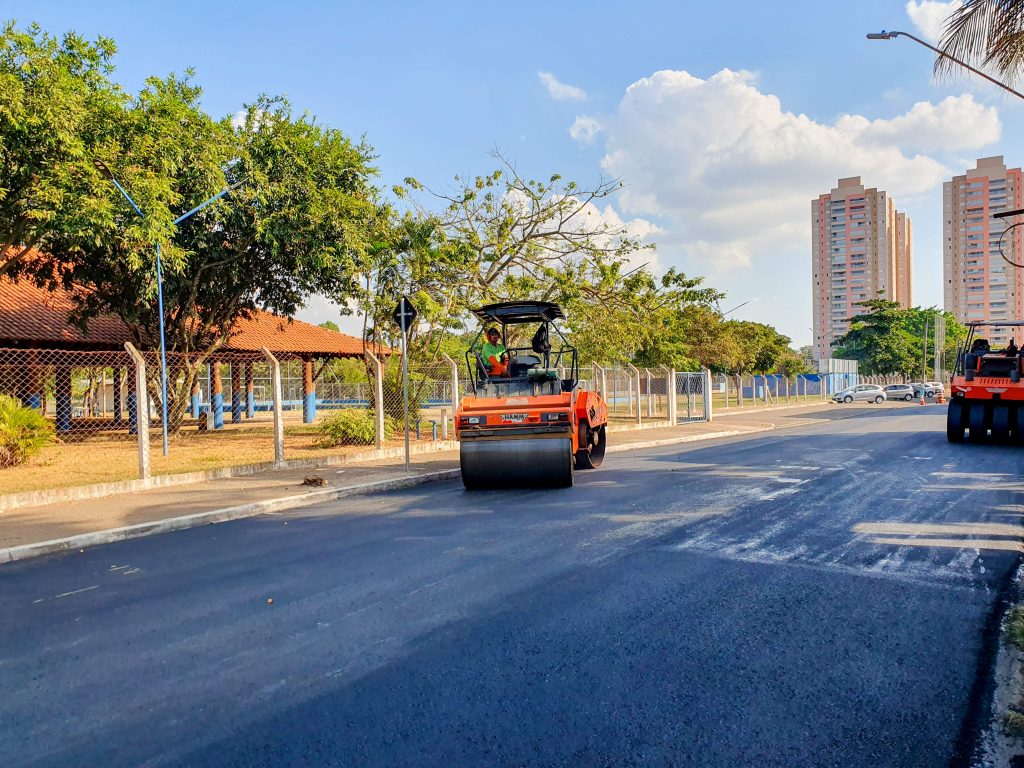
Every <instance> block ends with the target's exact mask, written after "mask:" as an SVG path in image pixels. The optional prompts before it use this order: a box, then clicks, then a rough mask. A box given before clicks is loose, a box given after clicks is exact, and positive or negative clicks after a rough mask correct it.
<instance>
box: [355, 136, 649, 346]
mask: <svg viewBox="0 0 1024 768" xmlns="http://www.w3.org/2000/svg"><path fill="white" fill-rule="evenodd" d="M497 158H498V160H499V162H500V163H501V166H502V167H501V168H499V169H498V170H496V171H494V172H493V173H491V174H489V175H487V176H478V177H476V178H474V179H471V180H467V179H463V178H461V177H456V179H455V182H456V188H455V189H454V190H452V191H446V192H442V191H437V192H434V191H431V190H428V189H426V188H425V187H423V185H422V184H420V183H419V182H417V181H416V180H415V179H407V180H406V185H405V187H401V188H397V189H396V191H397V193H398V194H399V195H406V194H408V192H409V191H410V190H411V191H414V192H423V193H425V195H426V197H427V201H428V202H427V204H423V203H422V202H419V203H418V204H417V205H416V210H415V211H414V212H411V213H409V214H407V215H406V216H405V217H403V218H402V219H401V220H400V221H399V222H397V223H396V225H395V226H394V227H393V229H392V233H393V234H392V239H391V241H390V242H389V243H387V244H386V246H385V247H384V248H382V250H381V254H380V259H379V261H378V263H376V264H375V265H374V267H375V270H374V272H373V273H372V274H370V275H368V276H367V278H366V290H367V294H366V305H365V308H366V309H367V313H368V327H367V335H368V338H370V339H371V340H373V341H383V342H384V343H394V341H395V338H396V336H395V331H394V329H393V328H392V326H391V323H390V321H389V319H388V318H389V316H390V313H391V310H392V308H393V305H394V300H395V298H396V297H397V296H398V295H400V294H402V293H407V294H408V295H409V296H410V297H411V298H412V300H413V302H414V304H415V305H416V307H417V309H418V310H419V319H418V322H417V325H416V327H415V328H414V329H413V331H412V334H411V350H412V353H413V354H414V355H421V356H424V357H427V358H433V357H435V356H436V354H437V353H438V351H439V350H440V349H441V345H442V344H443V343H444V339H445V337H447V336H450V335H453V334H458V333H459V332H460V331H461V329H463V328H464V327H465V324H466V323H467V322H470V321H471V318H470V316H469V310H470V309H472V308H473V307H476V306H479V305H481V304H487V303H491V302H496V301H503V300H512V299H536V300H550V301H556V302H559V303H560V304H562V305H563V306H565V307H566V308H575V307H581V308H582V307H589V308H593V307H599V306H600V307H603V308H612V309H614V310H621V311H622V312H625V313H628V312H630V311H631V309H630V307H629V306H627V304H628V303H629V302H631V301H632V297H631V296H629V295H628V294H627V293H626V292H625V291H624V290H623V287H624V286H625V285H627V284H628V283H627V281H628V280H629V278H630V267H629V266H628V264H629V263H630V261H631V260H633V259H635V258H636V257H638V256H639V255H640V254H641V253H642V252H643V251H644V250H646V249H647V248H649V247H650V246H647V245H644V244H642V243H641V242H640V240H639V239H638V238H637V237H635V236H633V235H632V234H630V232H629V231H628V229H627V228H626V227H625V226H624V225H623V224H621V223H620V222H618V220H617V219H616V218H615V217H614V216H612V215H607V216H606V215H605V214H604V213H602V211H601V210H600V209H599V208H598V204H600V203H602V202H604V201H606V200H607V199H608V198H609V197H611V196H612V195H613V194H614V193H615V191H616V190H617V189H618V187H619V184H618V183H617V182H610V181H606V182H601V183H599V184H598V185H596V186H595V187H593V188H590V189H587V188H584V187H581V186H580V185H578V184H576V183H575V182H563V181H562V179H561V177H560V176H559V175H557V174H555V175H552V176H551V177H550V179H549V180H548V181H547V182H539V181H535V180H528V179H525V178H523V177H521V176H520V175H519V174H518V173H517V172H516V170H515V168H514V167H513V165H512V164H511V163H509V162H507V161H506V160H505V159H504V158H502V157H500V156H497ZM605 213H607V212H605ZM577 314H578V313H577V312H576V311H575V309H573V315H574V317H575V316H576V315H577ZM470 324H472V323H470Z"/></svg>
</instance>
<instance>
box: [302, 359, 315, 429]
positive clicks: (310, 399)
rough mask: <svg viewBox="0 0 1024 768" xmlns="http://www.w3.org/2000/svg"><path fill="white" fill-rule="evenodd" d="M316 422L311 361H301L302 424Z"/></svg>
mask: <svg viewBox="0 0 1024 768" xmlns="http://www.w3.org/2000/svg"><path fill="white" fill-rule="evenodd" d="M314 421H316V384H315V383H314V381H313V359H312V358H308V359H306V360H303V361H302V423H303V424H312V423H313V422H314Z"/></svg>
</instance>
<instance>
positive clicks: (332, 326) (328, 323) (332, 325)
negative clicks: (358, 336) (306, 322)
mask: <svg viewBox="0 0 1024 768" xmlns="http://www.w3.org/2000/svg"><path fill="white" fill-rule="evenodd" d="M320 327H321V328H326V329H327V330H328V331H334V332H335V333H341V326H339V325H338V324H337V323H336V322H334V321H333V320H324V321H323V322H322V323H320Z"/></svg>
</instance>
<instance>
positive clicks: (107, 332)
mask: <svg viewBox="0 0 1024 768" xmlns="http://www.w3.org/2000/svg"><path fill="white" fill-rule="evenodd" d="M74 307H75V301H74V295H73V293H72V292H70V291H67V290H62V289H58V290H53V291H51V290H48V289H46V288H41V287H39V286H37V285H36V284H35V283H34V282H32V281H31V280H25V279H22V280H18V281H13V280H11V279H9V278H0V353H3V352H6V353H8V357H11V355H13V354H14V353H17V352H19V351H24V352H26V353H27V352H28V351H29V350H31V351H32V353H33V354H34V355H36V356H37V357H38V356H44V357H45V356H46V355H47V353H48V352H50V353H51V355H56V354H58V351H65V352H83V353H85V352H103V351H107V352H115V351H116V352H119V353H123V352H124V350H125V344H126V343H131V342H133V340H134V339H133V337H132V334H131V333H130V331H129V329H128V327H127V326H126V325H125V324H124V323H123V322H122V321H121V320H120V319H119V318H117V317H116V316H114V315H101V316H99V317H96V318H94V319H92V320H90V321H89V322H88V324H87V326H86V330H85V331H83V330H82V329H81V328H79V327H77V326H75V325H72V324H71V323H70V322H69V321H68V318H69V315H70V313H71V311H72V310H73V309H74ZM264 349H266V350H268V351H269V352H271V353H272V354H273V355H275V356H276V357H285V358H290V359H296V358H297V359H300V360H302V363H303V377H302V378H303V420H304V421H305V422H307V423H310V422H312V421H313V419H314V418H315V416H316V379H317V378H318V372H316V371H315V370H314V360H317V359H319V360H331V359H339V358H363V357H364V356H365V355H366V351H367V348H366V345H365V344H364V342H363V341H362V340H361V339H358V338H356V337H354V336H350V335H348V334H345V333H340V332H337V331H331V330H329V329H326V328H321V327H319V326H317V325H312V324H311V323H306V322H303V321H301V320H295V319H293V318H287V317H281V316H279V315H274V314H271V313H270V312H263V311H257V312H255V313H253V314H252V315H251V316H250V317H248V318H240V319H239V320H238V321H237V322H236V323H235V325H234V327H233V329H232V331H231V337H230V339H229V341H228V342H227V343H226V344H225V345H224V346H223V347H221V348H220V349H218V351H217V356H219V358H221V359H226V360H230V359H231V358H232V357H235V358H239V359H240V358H241V357H242V356H245V357H247V358H248V359H250V360H251V359H254V358H255V357H256V356H258V355H259V354H260V353H261V352H262V350H264ZM142 351H146V350H142ZM375 351H376V352H377V353H378V354H385V355H386V354H390V352H391V350H389V349H379V350H375ZM217 359H218V358H217V357H214V358H211V362H212V363H213V364H214V365H215V366H219V363H218V362H217ZM322 368H323V367H322V366H321V370H322ZM242 370H244V371H245V374H246V383H245V389H246V393H247V394H246V399H247V401H248V405H247V407H246V409H245V410H246V412H247V415H248V416H249V417H252V415H253V407H254V406H253V394H252V392H253V384H252V376H251V363H247V364H245V366H244V367H243V365H233V366H232V369H231V376H232V399H231V415H232V420H233V421H238V420H240V418H241V392H242V385H241V380H240V377H241V371H242ZM130 379H131V377H129V380H130ZM213 379H214V380H213V384H212V385H213V391H212V392H211V396H212V399H215V398H216V397H217V395H221V399H223V392H222V391H220V388H221V384H220V379H219V377H218V376H215V377H213ZM196 386H197V388H198V384H197V385H196ZM70 387H71V384H70V374H69V373H64V374H63V375H62V374H61V371H60V370H59V369H58V376H57V392H56V395H57V401H58V408H57V414H58V419H57V422H58V429H59V430H60V431H67V429H69V428H70V394H69V393H70ZM65 389H66V390H67V391H66V392H65V391H63V390H65ZM196 391H198V389H197V390H196ZM16 396H20V397H21V399H22V400H26V399H30V400H32V402H33V403H35V404H36V405H38V395H29V396H28V397H26V395H25V394H23V393H16ZM193 400H194V401H196V399H195V395H194V396H193ZM64 402H67V403H68V406H67V407H66V408H61V407H60V405H61V403H64ZM196 403H197V404H196V405H195V406H194V409H196V410H197V409H198V402H197V401H196ZM64 411H67V416H66V418H61V414H62V413H63V412H64ZM116 415H117V416H118V417H119V413H118V414H116ZM221 421H222V420H221Z"/></svg>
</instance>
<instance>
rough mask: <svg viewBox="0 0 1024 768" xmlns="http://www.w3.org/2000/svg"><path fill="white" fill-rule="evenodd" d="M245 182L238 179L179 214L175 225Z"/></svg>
mask: <svg viewBox="0 0 1024 768" xmlns="http://www.w3.org/2000/svg"><path fill="white" fill-rule="evenodd" d="M115 183H116V182H115ZM244 183H245V179H243V180H242V181H236V182H235V183H234V184H232V185H231V186H230V187H224V189H222V190H221V191H220V192H218V193H217V194H216V195H214V196H213V197H211V198H210V199H209V200H207V201H206V202H205V203H200V204H199V205H197V206H196V207H195V208H193V209H192V210H191V211H189V212H188V213H183V214H181V216H179V217H178V218H176V219H175V220H174V223H175V225H177V224H180V223H181V222H183V221H184V220H185V219H187V218H188V217H189V216H192V215H193V214H196V213H199V212H200V211H201V210H203V208H205V207H206V206H208V205H211V204H212V203H215V202H217V201H218V200H220V199H221V198H222V197H224V195H226V194H227V193H228V192H231V191H232V190H234V189H237V188H238V187H240V186H242V185H243V184H244Z"/></svg>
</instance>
